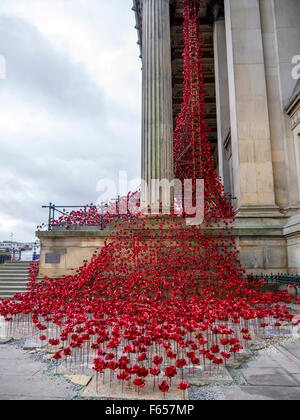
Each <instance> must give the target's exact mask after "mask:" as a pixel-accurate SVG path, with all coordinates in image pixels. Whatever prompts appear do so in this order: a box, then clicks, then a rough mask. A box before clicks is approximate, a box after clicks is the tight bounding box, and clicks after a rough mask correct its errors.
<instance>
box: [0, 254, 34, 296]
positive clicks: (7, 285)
mask: <svg viewBox="0 0 300 420" xmlns="http://www.w3.org/2000/svg"><path fill="white" fill-rule="evenodd" d="M28 266H29V263H28V262H23V261H22V262H19V261H18V262H8V263H6V264H2V265H0V299H7V298H10V297H13V296H14V295H15V294H16V293H25V291H26V287H27V284H28V282H29V273H28V270H27V268H28Z"/></svg>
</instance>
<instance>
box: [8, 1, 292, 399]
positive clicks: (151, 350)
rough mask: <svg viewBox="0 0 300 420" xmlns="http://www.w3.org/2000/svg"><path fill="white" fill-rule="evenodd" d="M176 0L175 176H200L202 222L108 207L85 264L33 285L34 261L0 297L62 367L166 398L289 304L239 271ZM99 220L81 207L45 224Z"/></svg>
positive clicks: (196, 30) (191, 42)
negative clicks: (13, 290) (18, 285)
mask: <svg viewBox="0 0 300 420" xmlns="http://www.w3.org/2000/svg"><path fill="white" fill-rule="evenodd" d="M184 6H185V8H184V35H185V51H184V61H185V68H184V76H185V85H184V98H183V106H182V111H181V113H180V115H179V117H178V121H177V128H176V130H175V136H174V150H175V161H176V175H177V177H179V178H180V179H182V180H183V179H186V178H190V179H193V180H196V179H204V181H205V197H206V200H205V219H204V222H203V224H202V225H199V226H189V225H187V224H186V219H185V218H184V217H182V216H178V215H176V214H172V215H170V216H168V217H161V216H159V215H157V216H153V215H147V216H145V215H135V216H131V217H128V216H123V217H122V218H118V219H117V220H116V221H113V220H114V217H113V216H112V215H111V214H109V211H108V212H107V213H106V214H105V226H107V227H108V226H110V228H111V231H110V232H111V233H110V235H109V237H108V239H107V240H106V242H105V246H104V247H103V248H101V249H98V250H96V251H95V253H94V255H93V258H92V259H91V261H85V262H84V265H83V266H82V267H80V268H79V269H78V270H76V271H75V272H74V274H72V275H68V276H63V278H56V279H50V278H44V279H43V280H41V281H39V282H37V281H36V279H37V275H38V266H37V265H33V266H32V267H31V282H30V284H29V285H28V289H27V292H26V293H25V294H24V295H20V294H17V295H16V296H15V297H14V299H8V300H4V301H2V302H0V314H1V315H3V316H4V317H5V319H6V320H7V321H8V322H10V321H12V322H11V325H12V330H13V329H18V328H20V326H21V327H22V328H23V332H24V333H26V334H27V335H33V336H36V337H38V338H39V339H40V340H41V343H46V344H47V346H48V347H53V348H54V349H56V350H57V351H56V352H55V354H54V359H56V360H57V361H59V360H60V359H64V361H65V363H66V368H67V369H70V370H73V371H74V370H75V371H76V369H77V371H82V370H84V371H89V370H90V369H94V371H96V386H97V389H98V387H100V385H101V384H102V383H103V382H104V384H105V386H111V384H112V382H113V381H114V380H117V381H119V383H120V388H121V389H122V391H123V392H130V390H132V389H141V388H147V387H148V388H147V389H148V392H149V389H150V390H153V392H156V391H158V392H161V393H162V394H165V393H166V392H168V391H169V390H170V389H172V387H173V388H174V387H176V388H179V390H180V391H182V392H183V393H184V392H185V390H186V389H187V388H188V387H189V382H190V381H191V380H192V378H193V376H194V374H196V375H200V376H201V375H204V372H205V371H208V370H209V371H212V370H214V367H215V369H218V366H219V365H222V364H226V363H228V361H229V360H230V359H231V358H234V357H235V355H236V353H238V352H239V351H240V350H241V349H242V348H243V347H247V343H248V342H249V341H250V340H251V339H252V338H253V336H254V334H256V335H259V334H261V335H263V334H264V332H263V331H264V330H265V329H266V328H270V327H271V326H273V327H274V328H280V326H281V325H282V324H283V323H291V322H292V318H293V315H292V314H291V313H290V312H289V310H288V308H287V304H290V303H293V302H294V303H299V299H298V298H295V297H293V296H291V295H289V294H288V293H287V292H286V291H283V292H280V293H275V292H273V291H271V290H268V289H267V287H266V285H265V284H264V282H263V281H262V280H259V279H258V280H257V281H253V282H252V283H248V282H247V280H246V279H245V272H244V270H243V269H242V267H241V264H240V262H239V260H238V252H237V249H236V247H235V244H234V239H233V235H232V226H231V222H232V219H231V218H230V217H229V212H228V205H227V204H226V203H227V201H226V199H225V195H224V191H223V187H222V185H221V183H220V181H219V179H218V177H217V174H216V172H215V169H214V163H213V158H212V156H211V153H210V146H209V141H208V127H207V123H206V122H205V117H206V114H205V93H204V90H205V87H204V82H203V64H202V52H201V45H202V44H201V38H200V26H199V20H198V17H197V16H198V9H197V2H196V1H194V0H185V2H184ZM108 208H109V207H108ZM89 215H90V217H89ZM83 218H84V219H83ZM98 221H99V215H98V214H97V211H96V208H93V207H92V208H91V209H90V211H89V212H87V213H86V212H84V213H80V212H74V213H72V214H71V215H68V216H64V217H63V218H62V219H61V220H59V221H57V222H56V224H59V225H60V226H61V227H64V228H68V226H69V225H72V224H73V223H75V224H76V223H77V224H82V223H83V224H89V223H92V224H93V223H98ZM66 224H67V227H66ZM297 322H298V321H297ZM195 372H196V373H195ZM124 385H125V387H124Z"/></svg>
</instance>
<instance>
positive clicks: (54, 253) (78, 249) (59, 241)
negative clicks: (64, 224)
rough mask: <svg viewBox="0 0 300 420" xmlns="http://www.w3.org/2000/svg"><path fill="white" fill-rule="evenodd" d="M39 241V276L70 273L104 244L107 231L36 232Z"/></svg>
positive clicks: (57, 275) (56, 275)
mask: <svg viewBox="0 0 300 420" xmlns="http://www.w3.org/2000/svg"><path fill="white" fill-rule="evenodd" d="M36 235H37V237H38V238H39V239H40V241H41V255H40V271H39V278H43V277H45V276H47V277H51V278H53V277H61V276H63V275H67V274H72V273H74V271H73V270H72V269H77V268H79V267H80V266H82V265H83V261H84V260H90V259H91V258H92V255H93V254H94V252H95V251H96V250H97V249H101V248H102V247H103V246H104V242H105V240H106V239H107V238H108V235H109V232H107V231H99V230H98V231H79V230H77V231H76V230H74V231H58V230H57V231H50V232H37V234H36Z"/></svg>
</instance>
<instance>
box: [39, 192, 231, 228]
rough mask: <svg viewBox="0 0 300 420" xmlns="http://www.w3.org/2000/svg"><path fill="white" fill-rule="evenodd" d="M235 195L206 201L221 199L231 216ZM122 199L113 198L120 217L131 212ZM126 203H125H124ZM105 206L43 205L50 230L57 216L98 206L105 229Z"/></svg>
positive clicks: (117, 214)
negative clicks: (46, 211) (46, 210)
mask: <svg viewBox="0 0 300 420" xmlns="http://www.w3.org/2000/svg"><path fill="white" fill-rule="evenodd" d="M235 199H236V198H235V197H232V196H225V197H210V198H207V199H205V201H211V202H213V203H214V204H216V203H217V202H218V201H219V204H218V205H221V203H222V205H224V204H225V206H228V215H229V217H231V216H232V214H233V211H234V210H233V209H234V206H233V201H234V200H235ZM121 201H122V198H121V197H120V196H118V197H117V198H116V199H113V200H112V202H115V203H116V215H115V217H116V218H119V217H120V216H126V215H127V216H130V215H131V213H130V211H129V210H128V208H129V198H128V199H127V202H126V203H124V202H123V205H122V210H121ZM124 204H125V205H124ZM182 204H183V206H184V200H182ZM105 207H107V204H103V205H102V209H101V206H96V205H83V206H57V205H56V204H54V203H49V205H48V206H42V208H44V209H48V211H49V215H48V224H47V226H48V230H49V231H50V230H52V228H53V226H57V223H55V221H56V220H57V217H61V216H68V215H69V210H70V211H72V210H82V209H83V210H84V212H87V211H88V209H91V208H93V209H95V208H98V209H99V214H98V215H99V224H98V225H97V226H99V229H100V230H104V217H105V216H104V215H103V212H104V210H105ZM124 207H125V208H126V209H127V212H124Z"/></svg>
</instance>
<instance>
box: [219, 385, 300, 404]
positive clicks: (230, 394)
mask: <svg viewBox="0 0 300 420" xmlns="http://www.w3.org/2000/svg"><path fill="white" fill-rule="evenodd" d="M222 392H223V394H224V396H225V399H226V400H234V401H238V400H244V401H247V400H253V401H254V400H259V401H264V400H270V401H278V400H293V401H295V400H297V401H299V400H300V388H299V387H280V386H240V387H238V386H235V387H224V388H222Z"/></svg>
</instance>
